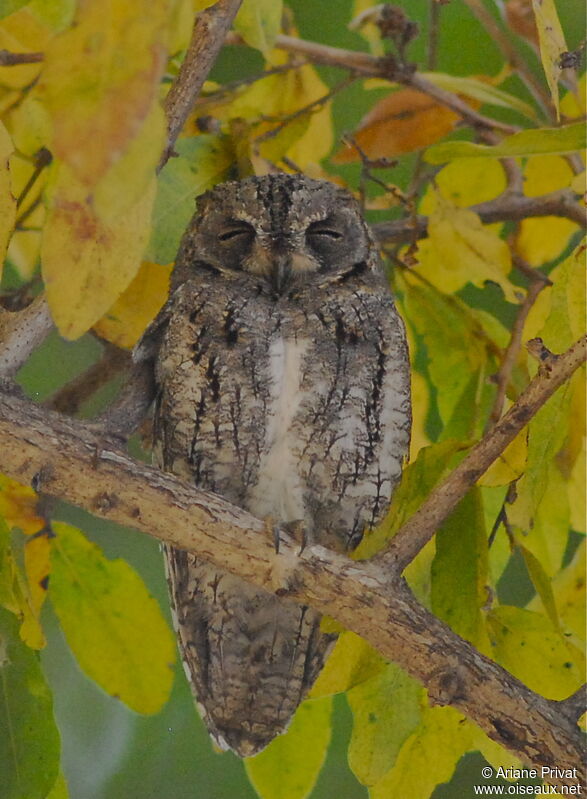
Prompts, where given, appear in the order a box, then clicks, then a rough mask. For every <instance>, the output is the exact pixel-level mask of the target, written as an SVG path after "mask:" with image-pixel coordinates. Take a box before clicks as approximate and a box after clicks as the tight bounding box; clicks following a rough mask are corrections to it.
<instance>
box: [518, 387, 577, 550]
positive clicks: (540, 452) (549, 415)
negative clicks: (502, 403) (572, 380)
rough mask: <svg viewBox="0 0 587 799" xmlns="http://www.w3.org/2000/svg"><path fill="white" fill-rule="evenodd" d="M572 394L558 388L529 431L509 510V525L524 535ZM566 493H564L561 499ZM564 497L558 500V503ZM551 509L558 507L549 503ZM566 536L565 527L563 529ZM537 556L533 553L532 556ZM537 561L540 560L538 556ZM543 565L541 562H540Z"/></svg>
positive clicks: (563, 433)
mask: <svg viewBox="0 0 587 799" xmlns="http://www.w3.org/2000/svg"><path fill="white" fill-rule="evenodd" d="M570 398H571V391H570V389H569V385H568V384H567V385H565V386H563V387H561V388H560V389H559V390H558V391H557V392H556V393H555V394H554V396H552V397H551V398H550V399H549V400H548V402H547V403H546V405H544V406H543V407H542V408H541V409H540V410H539V411H538V413H537V414H536V415H535V417H534V418H533V419H532V421H531V422H530V425H529V427H528V463H527V466H526V469H525V471H524V474H523V476H522V477H521V478H520V480H519V481H518V483H517V486H516V494H517V495H516V499H515V502H514V503H513V505H511V506H510V509H509V511H508V517H509V519H510V522H511V523H512V524H514V525H516V526H517V527H519V528H520V530H522V532H523V533H524V534H527V533H528V532H529V531H530V530H531V529H532V527H533V525H534V520H535V516H536V513H537V511H538V508H539V506H540V504H541V502H542V500H543V498H544V496H545V494H546V490H547V486H548V483H549V478H552V476H553V472H551V471H550V470H551V469H552V468H554V469H556V466H555V465H554V458H555V457H556V455H557V453H558V452H559V451H560V449H561V447H562V445H563V444H564V441H565V438H566V434H567V424H568V418H569V417H568V412H569V406H570ZM565 496H566V492H563V497H565ZM563 497H559V498H558V502H559V503H560V502H561V501H562V499H563ZM550 504H552V505H553V506H555V505H556V504H557V503H554V502H551V503H550ZM564 533H565V535H566V526H565V529H564ZM535 554H536V553H535ZM537 557H538V558H539V560H542V559H541V558H540V556H539V555H537ZM543 562H544V561H543Z"/></svg>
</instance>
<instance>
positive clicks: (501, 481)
mask: <svg viewBox="0 0 587 799" xmlns="http://www.w3.org/2000/svg"><path fill="white" fill-rule="evenodd" d="M527 456H528V441H527V433H526V431H525V430H523V431H522V432H521V433H519V434H518V435H517V436H516V437H515V438H514V440H513V441H512V442H511V444H508V446H507V447H506V448H505V449H504V451H503V452H502V453H501V455H499V456H498V458H497V459H496V460H495V461H494V462H493V463H492V464H491V466H490V467H489V469H488V470H487V471H486V472H485V474H483V475H481V477H480V478H479V485H482V486H504V485H509V483H511V482H512V480H517V479H518V477H519V476H520V475H521V474H522V472H523V471H524V467H525V466H526V458H527Z"/></svg>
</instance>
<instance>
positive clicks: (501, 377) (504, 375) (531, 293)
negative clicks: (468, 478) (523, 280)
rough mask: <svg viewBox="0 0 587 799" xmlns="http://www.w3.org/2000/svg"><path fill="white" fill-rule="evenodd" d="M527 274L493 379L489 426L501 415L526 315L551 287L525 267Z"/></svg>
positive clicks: (537, 273) (520, 342) (535, 272)
mask: <svg viewBox="0 0 587 799" xmlns="http://www.w3.org/2000/svg"><path fill="white" fill-rule="evenodd" d="M517 260H518V262H519V261H520V259H517ZM528 272H530V273H531V275H532V276H531V278H530V283H529V285H528V291H527V294H526V296H525V297H524V301H523V302H522V303H521V305H520V307H519V308H518V313H517V314H516V318H515V319H514V323H513V325H512V330H511V334H510V340H509V343H508V346H507V348H506V350H505V352H504V355H503V358H502V361H501V364H500V367H499V371H498V373H497V375H496V377H495V383H496V386H497V391H496V393H495V400H494V402H493V407H492V409H491V413H490V414H489V425H493V424H495V423H496V422H497V421H498V419H499V418H500V416H501V414H502V411H503V405H504V402H505V398H506V392H507V387H508V384H509V381H510V378H511V375H512V371H513V369H514V366H515V363H516V360H517V358H518V354H519V352H520V349H521V347H522V335H523V333H524V324H525V323H526V319H527V318H528V314H529V313H530V311H531V309H532V306H533V305H534V303H535V302H536V299H537V298H538V295H539V294H540V292H541V291H542V289H543V288H545V287H546V286H549V285H552V283H551V281H550V280H549V279H548V278H547V277H546V276H545V275H543V274H542V272H539V271H538V270H537V269H532V267H530V266H527V271H526V274H527V273H528Z"/></svg>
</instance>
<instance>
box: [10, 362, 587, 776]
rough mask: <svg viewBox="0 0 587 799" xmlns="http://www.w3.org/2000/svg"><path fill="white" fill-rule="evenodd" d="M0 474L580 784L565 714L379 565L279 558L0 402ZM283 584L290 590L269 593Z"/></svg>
mask: <svg viewBox="0 0 587 799" xmlns="http://www.w3.org/2000/svg"><path fill="white" fill-rule="evenodd" d="M569 352H570V353H571V354H570V355H569V353H565V355H563V356H560V359H559V360H560V361H561V362H562V363H565V364H567V366H566V367H565V369H566V370H567V371H566V374H567V377H568V375H569V374H570V370H571V364H575V368H576V367H577V365H578V363H577V359H576V356H575V355H574V354H573V351H569ZM553 368H554V367H553ZM551 374H552V373H551ZM549 379H550V378H549V377H546V376H543V377H542V378H540V380H541V381H542V382H545V381H548V380H549ZM556 379H557V380H558V378H556ZM0 470H2V471H4V472H6V473H7V474H8V475H10V476H11V477H13V478H15V479H17V480H20V481H21V482H24V483H31V482H34V483H35V485H36V486H38V487H39V488H40V490H42V491H43V492H44V493H45V494H47V495H49V496H54V497H58V498H60V499H64V500H67V501H69V502H72V503H74V504H76V505H78V506H80V507H82V508H85V509H86V510H88V511H90V512H91V513H94V514H95V515H97V516H100V517H103V518H108V519H111V520H113V521H116V522H119V523H120V524H124V525H127V526H130V527H134V528H136V529H138V530H141V531H143V532H145V533H149V534H151V535H153V536H155V537H157V538H159V539H161V540H164V541H167V542H169V543H171V544H173V545H175V546H179V547H183V548H185V549H189V550H193V551H195V552H198V554H199V555H200V556H201V557H203V558H205V559H207V560H209V561H211V562H213V563H216V564H217V565H219V566H221V567H223V568H226V569H229V570H230V571H232V572H234V573H235V574H238V575H240V576H241V577H243V578H244V579H246V580H248V581H250V582H252V583H254V584H256V585H259V586H261V587H263V588H265V589H266V590H268V591H275V590H279V591H280V593H281V594H284V593H287V595H288V596H290V597H291V598H292V599H293V600H295V601H298V602H303V603H306V604H310V605H312V606H313V607H315V608H317V609H318V610H320V611H322V612H324V613H328V614H330V615H331V616H333V617H334V618H336V619H337V620H338V621H340V622H341V623H342V624H344V625H345V626H346V627H347V628H348V629H350V630H354V631H355V632H357V633H358V634H360V635H361V636H362V637H363V638H365V639H366V640H367V641H369V642H370V643H371V644H372V645H373V646H374V647H376V648H377V649H378V650H379V651H380V652H381V653H382V654H383V655H385V656H386V657H387V658H389V659H391V660H393V661H395V662H397V663H399V664H400V665H401V666H402V667H403V668H405V669H406V670H407V671H408V672H409V673H410V674H412V675H413V676H414V677H415V678H417V679H419V680H420V681H421V682H422V683H424V685H426V687H427V689H428V693H429V695H430V697H431V699H432V700H433V701H435V702H436V703H443V704H451V705H453V706H454V707H456V708H458V709H459V710H460V711H462V712H463V713H464V714H465V715H467V716H468V717H469V718H471V719H472V720H474V721H475V722H477V723H478V724H479V726H480V727H482V728H483V729H484V730H485V731H486V732H487V734H488V735H489V736H490V737H491V738H493V739H494V740H496V741H498V742H499V743H501V744H502V745H503V746H505V747H507V748H508V749H510V750H511V751H512V752H514V753H515V754H516V755H517V756H519V757H521V758H522V759H523V760H524V761H525V762H527V763H533V764H536V765H544V764H556V766H557V767H558V768H559V769H561V770H562V769H575V768H576V769H577V770H578V772H576V773H581V769H582V763H583V758H582V751H581V743H582V742H581V736H580V733H579V730H578V728H577V726H576V725H575V723H574V720H573V718H572V717H570V715H569V713H566V712H564V710H563V708H562V707H561V703H560V702H556V701H552V700H548V699H544V698H543V697H541V696H539V695H537V694H535V693H533V692H532V691H530V690H529V689H528V688H527V687H526V686H524V685H523V684H522V683H520V682H519V681H518V680H516V679H515V678H514V677H512V675H510V674H508V672H506V671H505V670H504V669H502V668H501V667H500V666H498V665H497V664H496V663H494V662H493V661H491V660H489V659H488V658H486V657H484V656H483V655H481V654H480V653H479V652H477V651H476V650H475V648H474V647H473V646H471V645H470V644H468V643H467V642H466V641H464V640H462V639H461V638H459V637H458V636H457V635H455V634H454V633H453V632H452V631H451V630H450V629H449V628H448V627H447V626H446V625H445V624H443V623H442V622H441V621H439V620H438V619H437V618H436V617H435V616H433V615H432V614H431V613H430V612H429V611H427V610H426V609H425V608H423V607H422V606H421V605H420V604H419V603H418V602H417V600H416V599H415V598H414V597H413V596H412V594H411V593H410V591H409V589H408V588H407V586H406V585H405V583H404V582H403V581H402V580H401V579H400V578H398V577H395V578H394V579H393V580H390V573H389V571H388V570H387V569H386V567H385V562H381V560H374V561H370V562H364V563H358V562H353V561H350V560H349V559H347V558H346V557H345V556H343V555H340V554H338V553H335V552H331V551H329V550H326V549H324V548H323V547H320V546H310V547H307V548H306V549H305V550H304V551H303V552H302V553H301V554H299V552H298V546H297V544H296V543H295V542H293V541H292V540H291V538H289V537H288V536H287V535H286V534H285V533H283V534H282V535H281V537H280V553H279V555H276V554H275V551H274V545H273V540H272V538H271V537H270V536H269V535H267V532H266V525H265V524H264V523H263V522H261V521H259V520H258V519H255V518H254V517H253V516H251V515H250V514H249V513H247V512H246V511H243V510H240V509H239V508H236V507H234V506H232V505H230V504H228V503H227V502H225V501H223V500H222V499H220V498H219V497H217V496H215V495H213V494H209V493H206V492H203V491H199V490H197V489H195V488H193V487H192V486H189V485H187V484H185V483H182V482H181V481H179V480H178V479H176V478H174V477H173V476H171V475H169V474H165V473H163V472H160V471H158V470H157V469H154V468H152V467H149V466H146V465H145V464H143V463H140V462H137V461H134V460H132V459H131V458H129V457H128V456H127V455H126V454H124V453H122V452H120V451H116V450H115V449H108V448H106V447H105V443H104V441H103V440H100V438H98V437H96V435H95V434H94V433H93V432H91V430H90V429H89V428H88V427H87V426H84V425H83V424H81V423H79V422H75V421H74V420H71V419H68V418H66V417H63V416H60V415H59V414H56V413H53V412H51V411H47V410H45V409H43V408H41V407H39V406H37V405H34V404H32V403H30V402H27V401H24V400H21V399H19V398H18V397H15V396H12V395H1V394H0ZM463 490H466V486H465V487H464V488H463ZM284 573H287V574H288V575H289V577H288V579H287V580H286V584H285V585H284V584H283V583H282V582H280V583H277V579H278V578H277V575H283V574H284ZM558 773H560V774H561V775H562V774H564V772H563V771H560V772H558ZM553 781H558V782H560V783H565V782H568V783H571V782H576V781H577V779H576V778H575V779H573V780H566V779H565V778H564V777H563V776H561V777H560V778H559V779H555V780H553Z"/></svg>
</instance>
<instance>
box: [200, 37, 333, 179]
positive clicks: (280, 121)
mask: <svg viewBox="0 0 587 799" xmlns="http://www.w3.org/2000/svg"><path fill="white" fill-rule="evenodd" d="M277 53H278V51H275V53H271V54H270V57H271V61H272V62H275V63H282V62H283V61H285V59H284V57H283V54H282V53H281V54H279V55H278V54H277ZM326 94H328V87H327V86H326V84H325V83H324V82H323V81H322V80H321V79H320V77H319V75H318V73H317V72H316V70H315V69H314V67H312V66H311V65H309V64H306V65H305V66H302V67H299V68H298V69H292V70H288V72H286V73H282V74H275V75H268V76H267V77H266V78H262V79H261V80H258V81H256V82H255V83H254V84H253V85H252V86H250V87H248V88H246V89H245V90H244V91H242V92H240V93H239V94H237V95H236V97H234V99H232V100H231V102H230V103H227V102H220V103H214V104H211V105H208V106H205V107H207V108H208V109H209V110H210V111H211V112H212V113H213V114H214V115H215V116H216V117H218V118H219V119H222V120H225V121H230V120H236V119H241V118H242V119H244V120H247V121H248V122H250V123H251V127H252V130H251V131H250V132H249V133H248V138H249V139H250V141H247V142H246V144H247V145H249V148H250V149H251V150H252V156H253V157H254V156H255V154H256V153H257V151H258V154H259V155H260V156H261V157H262V158H267V159H270V160H272V161H274V162H277V161H279V160H280V159H281V158H283V156H284V155H286V156H287V157H288V158H290V159H291V160H292V161H294V162H295V163H296V164H297V165H298V166H300V167H306V166H307V165H308V164H312V163H317V162H318V161H320V160H321V159H322V158H324V157H325V156H326V155H327V154H328V153H329V152H330V150H331V148H332V142H333V133H332V120H331V110H330V105H331V104H330V102H327V103H324V105H321V106H319V107H317V108H312V109H308V111H307V113H303V114H301V115H299V116H296V117H295V118H294V119H289V117H290V115H292V114H296V112H298V111H299V110H300V109H304V108H306V106H309V105H310V104H311V103H313V102H315V101H316V100H319V99H320V98H322V97H324V96H325V95H326ZM268 120H271V121H268ZM272 131H276V133H275V134H274V135H273V134H272Z"/></svg>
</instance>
